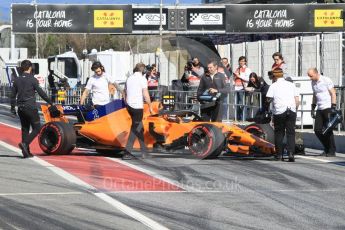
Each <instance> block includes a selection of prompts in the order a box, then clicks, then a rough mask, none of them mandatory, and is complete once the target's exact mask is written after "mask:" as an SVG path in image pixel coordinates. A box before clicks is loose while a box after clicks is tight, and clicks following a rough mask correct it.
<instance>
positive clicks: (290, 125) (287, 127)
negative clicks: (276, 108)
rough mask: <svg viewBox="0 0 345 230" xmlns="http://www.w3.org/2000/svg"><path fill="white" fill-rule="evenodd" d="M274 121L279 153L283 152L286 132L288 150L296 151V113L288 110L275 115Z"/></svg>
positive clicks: (275, 142) (275, 141)
mask: <svg viewBox="0 0 345 230" xmlns="http://www.w3.org/2000/svg"><path fill="white" fill-rule="evenodd" d="M273 122H274V138H275V139H274V144H275V147H276V152H277V155H279V156H280V155H282V154H283V149H284V148H283V140H284V136H285V134H286V140H287V151H289V152H292V153H295V124H296V113H295V112H293V111H291V110H287V111H285V112H284V113H282V114H279V115H274V116H273Z"/></svg>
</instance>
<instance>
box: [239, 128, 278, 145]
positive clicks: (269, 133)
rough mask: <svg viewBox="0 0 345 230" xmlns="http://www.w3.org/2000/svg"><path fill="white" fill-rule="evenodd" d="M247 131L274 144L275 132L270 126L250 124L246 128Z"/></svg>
mask: <svg viewBox="0 0 345 230" xmlns="http://www.w3.org/2000/svg"><path fill="white" fill-rule="evenodd" d="M244 130H245V131H247V132H248V133H251V134H253V135H255V136H257V137H259V138H261V139H264V140H265V141H268V142H270V143H272V144H274V130H273V128H272V126H271V125H270V124H256V123H253V124H250V125H248V126H246V127H245V128H244Z"/></svg>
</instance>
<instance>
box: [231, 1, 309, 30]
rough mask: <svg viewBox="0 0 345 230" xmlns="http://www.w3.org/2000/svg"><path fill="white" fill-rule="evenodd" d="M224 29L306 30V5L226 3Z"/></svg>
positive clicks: (307, 21) (307, 20) (307, 14)
mask: <svg viewBox="0 0 345 230" xmlns="http://www.w3.org/2000/svg"><path fill="white" fill-rule="evenodd" d="M226 14H227V21H226V22H227V23H226V24H227V25H226V31H227V32H228V33H231V32H245V33H257V32H264V33H265V32H270V33H279V32H290V33H291V32H308V31H309V30H310V29H309V27H310V26H309V21H310V20H309V18H310V17H309V7H308V5H297V4H295V5H259V4H256V5H227V6H226Z"/></svg>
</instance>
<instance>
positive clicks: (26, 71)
mask: <svg viewBox="0 0 345 230" xmlns="http://www.w3.org/2000/svg"><path fill="white" fill-rule="evenodd" d="M20 67H21V69H22V71H23V73H22V74H21V75H20V76H19V77H17V78H15V79H14V82H13V87H12V94H11V113H12V114H14V115H16V110H15V105H16V102H17V106H18V115H19V118H20V123H21V126H22V142H21V143H19V147H20V149H21V150H22V154H23V158H27V157H32V154H31V153H30V149H29V145H30V143H31V142H32V141H33V139H34V138H35V137H36V136H37V134H38V132H39V131H40V128H41V124H40V117H39V115H38V109H37V105H36V95H35V93H36V92H37V93H38V94H39V95H40V96H41V97H42V98H43V100H45V101H46V102H47V103H48V104H50V105H52V104H53V103H52V101H51V100H50V99H49V97H48V96H47V94H46V93H45V92H44V91H43V90H42V88H41V87H40V86H39V84H38V81H37V79H36V78H35V77H34V75H33V74H32V63H31V61H29V60H24V61H22V62H21V65H20ZM30 126H31V128H32V131H31V133H30V132H29V131H30Z"/></svg>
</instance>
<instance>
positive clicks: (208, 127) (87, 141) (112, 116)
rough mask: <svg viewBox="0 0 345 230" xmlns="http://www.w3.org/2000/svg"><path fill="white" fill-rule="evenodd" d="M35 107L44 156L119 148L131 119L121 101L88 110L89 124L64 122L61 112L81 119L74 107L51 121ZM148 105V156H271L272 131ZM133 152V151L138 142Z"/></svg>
mask: <svg viewBox="0 0 345 230" xmlns="http://www.w3.org/2000/svg"><path fill="white" fill-rule="evenodd" d="M41 107H42V112H43V114H44V118H45V121H46V123H45V124H44V125H43V126H42V128H41V131H40V133H39V136H38V138H39V145H40V147H41V149H42V150H43V151H44V152H45V153H47V154H69V153H70V152H71V151H72V150H73V149H74V148H75V147H77V148H78V147H82V148H93V149H96V150H97V151H99V152H105V151H107V150H112V151H113V150H119V151H121V150H123V149H124V148H125V145H126V143H127V139H128V136H129V131H130V126H131V118H130V116H129V114H128V112H127V109H126V108H125V104H124V102H123V101H121V100H115V101H113V102H111V103H110V104H108V105H106V106H105V107H104V108H101V110H100V109H97V110H96V109H94V110H92V111H90V112H88V113H89V114H93V115H95V114H96V115H95V117H93V118H91V119H89V121H88V120H87V119H86V120H85V119H84V120H80V119H79V122H77V123H74V124H71V123H69V121H68V119H67V118H66V115H67V114H69V115H71V114H72V115H78V113H79V115H78V116H79V118H80V117H87V116H85V115H84V116H83V113H82V112H81V110H82V109H80V108H79V106H76V105H67V106H59V110H60V111H61V112H63V113H62V115H60V116H59V117H57V118H52V116H50V113H49V110H48V106H46V105H42V106H41ZM153 107H154V113H155V114H154V115H151V114H150V113H149V110H148V106H147V105H145V107H144V118H143V125H144V135H145V144H146V145H147V147H148V148H149V149H150V150H152V151H153V152H162V151H163V152H170V151H173V150H180V151H181V150H183V151H184V150H186V149H188V150H189V151H190V152H191V154H193V155H195V156H196V157H198V158H200V159H211V158H216V157H217V156H218V155H220V154H221V153H222V152H223V151H226V152H227V153H228V154H233V155H243V156H272V155H273V154H274V153H275V148H274V145H273V144H272V143H271V142H272V137H273V129H272V128H271V127H270V126H269V125H258V124H252V125H249V126H247V127H245V128H244V129H241V128H240V127H238V126H236V125H231V124H230V125H229V124H225V123H221V122H204V121H202V120H201V118H200V117H199V116H198V115H197V114H195V113H194V112H191V111H162V110H161V111H159V109H158V107H159V103H157V102H155V103H153ZM102 109H103V110H102ZM71 111H74V112H72V113H71ZM102 111H103V115H102ZM269 141H271V142H269ZM134 148H136V149H139V142H138V141H136V142H135V144H134Z"/></svg>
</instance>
